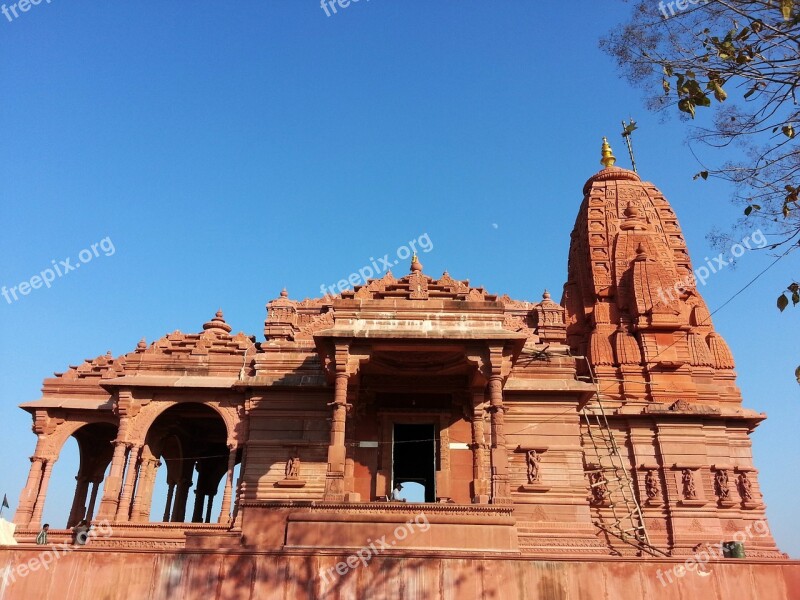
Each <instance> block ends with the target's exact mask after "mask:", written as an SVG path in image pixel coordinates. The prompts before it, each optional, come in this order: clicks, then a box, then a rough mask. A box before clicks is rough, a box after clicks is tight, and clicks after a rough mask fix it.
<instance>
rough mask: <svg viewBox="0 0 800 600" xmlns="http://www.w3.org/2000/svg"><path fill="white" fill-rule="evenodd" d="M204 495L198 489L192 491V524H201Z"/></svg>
mask: <svg viewBox="0 0 800 600" xmlns="http://www.w3.org/2000/svg"><path fill="white" fill-rule="evenodd" d="M205 500H206V495H205V494H204V493H202V492H201V491H200V490H199V489H195V490H194V511H193V512H192V523H202V522H203V504H204V503H205Z"/></svg>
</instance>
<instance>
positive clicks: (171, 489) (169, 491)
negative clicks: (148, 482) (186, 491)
mask: <svg viewBox="0 0 800 600" xmlns="http://www.w3.org/2000/svg"><path fill="white" fill-rule="evenodd" d="M167 486H168V489H167V504H166V505H165V506H164V523H167V522H169V518H170V515H171V513H172V496H173V494H174V493H175V482H174V481H169V482H167Z"/></svg>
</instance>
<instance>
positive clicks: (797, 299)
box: [792, 292, 800, 306]
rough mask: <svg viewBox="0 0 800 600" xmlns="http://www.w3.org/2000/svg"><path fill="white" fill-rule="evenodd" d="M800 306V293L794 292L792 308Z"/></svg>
mask: <svg viewBox="0 0 800 600" xmlns="http://www.w3.org/2000/svg"><path fill="white" fill-rule="evenodd" d="M798 304H800V292H792V306H797V305H798Z"/></svg>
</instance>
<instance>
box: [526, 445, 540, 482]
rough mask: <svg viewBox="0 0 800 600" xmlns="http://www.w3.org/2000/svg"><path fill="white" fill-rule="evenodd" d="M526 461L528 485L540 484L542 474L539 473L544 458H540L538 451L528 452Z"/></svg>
mask: <svg viewBox="0 0 800 600" xmlns="http://www.w3.org/2000/svg"><path fill="white" fill-rule="evenodd" d="M525 460H526V462H527V464H528V483H539V478H540V476H541V473H540V472H539V462H540V461H541V460H542V457H541V456H539V454H538V452H536V450H528V452H527V453H526V454H525Z"/></svg>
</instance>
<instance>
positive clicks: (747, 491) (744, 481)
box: [739, 473, 753, 502]
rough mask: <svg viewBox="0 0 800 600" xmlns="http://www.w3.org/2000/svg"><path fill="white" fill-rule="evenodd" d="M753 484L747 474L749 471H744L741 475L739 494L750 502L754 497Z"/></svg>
mask: <svg viewBox="0 0 800 600" xmlns="http://www.w3.org/2000/svg"><path fill="white" fill-rule="evenodd" d="M752 486H753V484H752V483H750V478H749V477H748V476H747V473H742V474H741V475H739V494H741V496H742V500H744V501H745V502H749V501H750V500H752V499H753V490H752Z"/></svg>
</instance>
